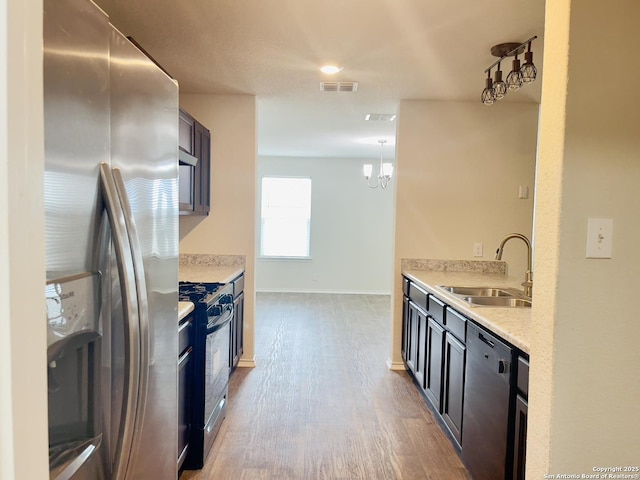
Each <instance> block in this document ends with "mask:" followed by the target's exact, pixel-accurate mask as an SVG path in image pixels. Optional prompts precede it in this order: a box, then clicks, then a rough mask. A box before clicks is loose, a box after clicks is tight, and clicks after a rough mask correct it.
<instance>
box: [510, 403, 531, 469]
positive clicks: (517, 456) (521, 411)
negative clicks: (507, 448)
mask: <svg viewBox="0 0 640 480" xmlns="http://www.w3.org/2000/svg"><path fill="white" fill-rule="evenodd" d="M528 409H529V405H528V403H527V401H526V400H525V399H524V398H522V397H521V396H520V395H517V396H516V415H515V417H516V418H515V435H514V442H513V480H524V472H525V466H526V462H525V459H526V454H527V412H528Z"/></svg>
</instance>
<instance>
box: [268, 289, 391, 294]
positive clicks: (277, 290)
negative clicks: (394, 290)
mask: <svg viewBox="0 0 640 480" xmlns="http://www.w3.org/2000/svg"><path fill="white" fill-rule="evenodd" d="M256 293H330V294H339V295H391V292H370V291H367V292H362V291H345V290H309V289H294V288H256Z"/></svg>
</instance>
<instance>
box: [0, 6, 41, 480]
mask: <svg viewBox="0 0 640 480" xmlns="http://www.w3.org/2000/svg"><path fill="white" fill-rule="evenodd" d="M0 10H1V11H2V12H3V15H2V16H1V20H0V35H1V36H2V38H3V41H2V42H0V58H1V61H2V66H1V68H0V86H1V88H0V265H2V267H1V268H0V478H2V479H3V480H5V479H6V480H12V479H20V480H22V479H41V478H48V477H49V461H48V456H47V455H48V453H47V452H48V443H49V442H48V436H47V377H46V368H45V365H46V362H47V358H46V350H47V342H46V323H45V321H44V316H43V308H44V303H43V302H41V301H40V299H41V298H42V297H41V294H42V292H43V289H44V283H45V272H44V208H43V191H42V185H43V168H44V152H43V145H44V131H43V121H44V119H43V112H42V3H41V1H40V0H0ZM5 39H6V40H5ZM34 298H35V299H36V300H37V301H34Z"/></svg>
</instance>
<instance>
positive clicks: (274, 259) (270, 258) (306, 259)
mask: <svg viewBox="0 0 640 480" xmlns="http://www.w3.org/2000/svg"><path fill="white" fill-rule="evenodd" d="M258 260H266V261H268V262H280V261H284V262H309V261H311V260H313V259H312V258H311V257H278V256H266V255H258Z"/></svg>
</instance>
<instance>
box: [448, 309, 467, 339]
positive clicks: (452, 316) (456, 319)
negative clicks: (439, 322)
mask: <svg viewBox="0 0 640 480" xmlns="http://www.w3.org/2000/svg"><path fill="white" fill-rule="evenodd" d="M445 326H446V327H447V329H448V330H449V331H450V332H451V333H453V335H454V336H456V337H457V338H458V340H460V341H462V343H465V342H466V341H467V319H466V317H463V316H462V315H460V314H459V313H458V312H456V311H455V310H453V309H452V308H451V307H447V315H446V317H445Z"/></svg>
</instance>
